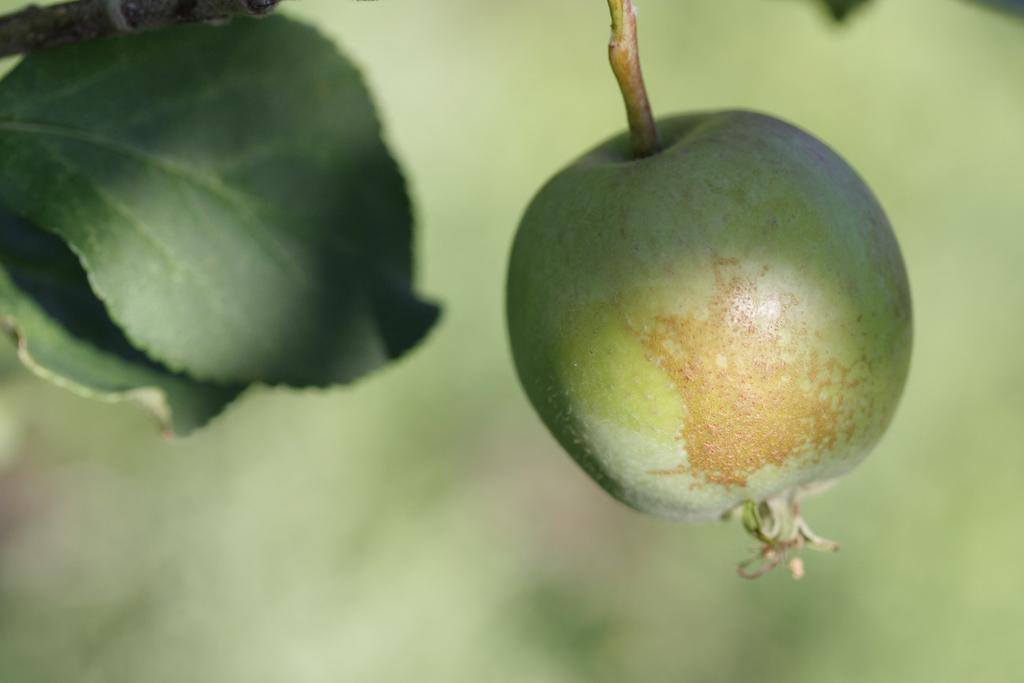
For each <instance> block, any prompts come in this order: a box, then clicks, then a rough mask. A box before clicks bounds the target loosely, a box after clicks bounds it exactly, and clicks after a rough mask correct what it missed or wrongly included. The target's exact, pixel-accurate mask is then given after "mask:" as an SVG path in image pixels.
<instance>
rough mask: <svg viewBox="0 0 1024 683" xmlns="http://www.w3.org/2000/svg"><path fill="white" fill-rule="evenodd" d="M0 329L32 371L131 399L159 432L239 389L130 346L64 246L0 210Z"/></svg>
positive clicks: (182, 427)
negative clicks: (179, 371) (183, 371)
mask: <svg viewBox="0 0 1024 683" xmlns="http://www.w3.org/2000/svg"><path fill="white" fill-rule="evenodd" d="M0 330H2V331H3V332H5V333H6V334H8V335H9V336H11V337H12V338H13V339H14V341H15V343H16V344H17V347H18V358H19V359H20V360H21V361H22V363H24V364H25V366H26V367H28V368H29V369H30V370H31V371H32V372H34V373H35V374H37V375H39V376H41V377H43V378H45V379H48V380H50V381H52V382H54V383H56V384H58V385H60V386H62V387H65V388H67V389H70V390H71V391H73V392H75V393H77V394H79V395H81V396H85V397H88V398H95V399H100V400H104V401H111V402H117V401H134V402H136V403H139V404H141V405H142V406H143V407H145V408H146V409H148V410H149V411H150V412H152V413H153V415H154V416H155V417H156V418H157V420H158V421H159V423H160V425H161V427H162V428H163V430H164V431H165V432H167V433H171V432H175V433H178V434H185V433H188V432H190V431H192V430H193V429H196V428H198V427H200V426H202V425H203V424H205V423H206V422H207V421H208V420H209V419H210V418H212V417H213V416H214V415H216V414H217V413H219V412H220V411H221V410H222V409H223V408H224V406H226V405H227V404H228V403H229V402H230V401H231V400H233V399H234V398H235V396H237V395H238V393H239V389H237V388H226V387H217V386H212V385H208V384H201V383H199V382H195V381H193V380H190V379H189V378H187V377H182V376H180V375H175V374H174V373H171V372H170V371H168V370H167V369H166V368H162V367H160V366H159V365H158V364H156V363H154V362H152V361H151V360H149V359H148V358H146V357H145V356H144V355H143V354H141V353H140V352H139V351H138V350H136V349H134V348H133V347H132V346H131V345H130V344H129V343H128V341H127V340H126V339H125V338H124V335H123V334H122V333H121V331H120V329H118V327H117V326H116V325H114V324H113V323H112V322H111V321H110V318H109V317H107V315H106V311H105V310H104V308H103V304H102V303H101V302H100V301H99V300H98V299H96V297H95V295H93V293H92V291H91V290H90V288H89V283H88V281H87V280H86V276H85V272H84V271H83V270H82V267H81V265H80V264H79V262H78V259H77V258H75V256H74V254H72V253H71V251H70V250H68V248H67V246H66V245H65V244H64V243H63V242H61V241H60V240H59V239H58V238H56V237H54V236H53V235H50V234H48V233H45V232H43V231H41V230H39V229H37V228H34V227H33V226H31V225H29V224H28V223H26V222H24V221H22V220H19V219H17V218H16V217H14V216H13V215H12V214H10V213H9V212H7V211H5V210H4V209H3V208H2V207H0Z"/></svg>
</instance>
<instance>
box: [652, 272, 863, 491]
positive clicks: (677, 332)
mask: <svg viewBox="0 0 1024 683" xmlns="http://www.w3.org/2000/svg"><path fill="white" fill-rule="evenodd" d="M765 273H766V271H765V270H763V271H762V272H761V277H760V278H758V281H755V280H752V279H750V278H749V277H747V276H745V275H744V274H743V272H742V271H741V270H740V268H739V265H738V262H737V261H736V260H735V259H719V260H718V261H717V262H716V268H715V281H716V284H715V292H714V295H713V296H712V298H711V302H710V304H709V306H708V311H707V317H706V318H697V317H694V316H692V315H686V316H676V315H662V316H658V317H657V318H655V320H654V323H653V325H651V327H650V328H649V329H647V330H645V331H643V333H642V334H641V335H640V337H641V340H642V342H643V344H644V346H645V348H646V349H647V351H648V353H649V354H650V358H651V360H652V361H654V362H656V363H657V364H658V366H659V367H660V368H662V369H663V370H664V371H665V372H666V373H667V374H668V375H669V377H670V378H671V380H672V382H673V384H674V385H675V386H676V388H677V389H678V391H679V393H680V394H681V395H682V398H683V403H684V405H685V407H686V415H685V417H684V422H683V425H682V428H681V429H680V432H679V435H678V436H679V437H680V438H682V439H683V441H684V443H685V445H686V452H687V455H688V457H689V463H688V464H681V465H680V466H679V467H677V468H674V469H671V470H664V471H661V472H659V473H660V474H681V473H683V472H687V471H690V472H692V474H693V475H694V476H695V477H697V478H700V479H702V480H704V481H707V482H710V483H713V484H720V485H723V486H744V485H746V483H747V479H748V478H749V477H750V476H751V475H752V474H754V473H755V472H757V471H759V470H760V469H762V468H763V467H765V466H767V465H776V466H782V465H784V464H785V463H786V462H787V461H788V460H790V459H796V458H800V457H801V456H803V455H805V454H807V453H810V452H814V453H821V452H823V451H828V450H831V449H833V448H835V447H836V446H837V444H839V443H840V442H850V441H852V440H853V438H854V436H855V435H856V432H857V427H856V425H857V421H856V419H855V417H856V413H857V412H858V410H864V409H865V407H864V406H856V405H849V404H848V402H845V401H844V396H843V394H844V393H845V392H844V391H843V389H846V388H852V387H854V386H856V385H857V384H859V383H860V382H862V381H864V380H865V379H866V378H867V367H866V365H865V364H864V363H857V364H855V365H854V366H853V367H852V368H851V367H849V366H846V365H843V364H842V363H840V362H839V361H837V360H836V359H835V358H832V357H824V358H823V357H821V355H820V354H819V353H818V352H817V351H816V350H814V349H813V342H814V341H815V340H814V339H812V338H811V335H812V332H810V331H808V329H807V327H806V325H805V324H804V323H803V322H802V320H801V319H800V318H801V316H800V315H799V310H800V301H799V299H797V297H796V296H794V295H793V294H789V293H785V292H779V291H776V290H774V289H772V288H769V287H767V286H764V285H763V284H762V285H761V286H759V283H758V282H759V281H763V278H764V275H765Z"/></svg>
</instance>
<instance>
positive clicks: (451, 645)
mask: <svg viewBox="0 0 1024 683" xmlns="http://www.w3.org/2000/svg"><path fill="white" fill-rule="evenodd" d="M20 4H21V3H20V2H17V1H16V0H0V9H3V10H9V9H12V8H14V7H16V6H18V5H20ZM642 10H643V12H642V15H641V36H642V46H643V55H644V62H645V68H646V72H647V79H648V85H649V87H650V90H651V93H652V99H653V103H654V106H655V108H656V109H657V110H658V111H659V112H661V113H663V114H667V113H670V112H675V111H679V110H688V109H705V108H722V107H746V108H755V109H760V110H764V111H766V112H770V113H773V114H775V115H778V116H781V117H783V118H786V119H788V120H790V121H792V122H795V123H797V124H798V125H801V126H802V127H804V128H806V129H808V130H810V131H812V132H814V133H815V134H816V135H818V136H819V137H821V138H822V139H824V140H825V141H827V142H828V143H830V144H831V145H832V146H833V147H834V148H835V149H837V150H838V151H839V152H840V153H841V154H843V155H844V156H845V157H846V158H847V159H848V160H849V161H850V162H851V163H852V164H853V165H854V166H855V167H856V168H857V169H859V171H860V172H861V173H862V174H863V175H864V177H865V178H867V180H868V181H869V183H870V184H871V185H872V186H873V188H874V189H875V191H876V193H877V194H878V195H879V197H880V198H881V200H882V202H883V204H884V205H885V206H886V208H887V210H888V212H889V214H890V218H891V219H892V223H893V225H894V227H895V230H896V232H897V235H898V237H899V239H900V241H901V243H902V246H903V250H904V255H905V258H906V260H907V265H908V268H909V272H910V277H911V284H912V287H913V291H914V295H915V306H916V318H917V320H916V348H915V356H914V361H913V368H912V373H911V378H910V383H909V385H908V388H907V392H906V394H905V397H904V401H903V404H902V406H901V408H900V411H899V413H898V414H897V417H896V420H895V422H894V423H893V426H892V428H891V430H890V432H889V434H888V435H887V437H886V438H885V439H884V441H883V442H882V444H881V446H880V447H879V448H878V449H877V451H876V452H875V453H874V455H873V456H872V457H871V458H869V459H868V461H867V462H866V463H865V464H864V465H863V466H862V467H860V468H859V469H858V470H857V471H856V472H855V473H853V474H852V475H851V476H849V477H848V478H847V479H846V480H844V482H843V483H842V485H840V486H839V487H838V488H836V489H834V490H833V491H831V492H830V493H829V494H828V495H826V496H824V497H822V498H820V499H817V500H814V501H812V502H811V503H810V504H809V505H808V506H807V507H806V512H807V516H808V517H809V518H810V520H811V522H812V524H813V525H814V526H815V528H816V529H817V530H818V531H820V532H822V533H823V534H825V535H828V536H830V537H834V538H837V539H838V540H840V541H842V542H843V551H842V552H841V553H840V554H839V555H837V556H809V557H807V564H808V576H807V578H806V579H805V580H804V581H802V582H799V583H797V582H794V581H792V580H791V579H790V578H789V577H788V576H787V575H786V573H785V572H783V571H779V572H776V573H775V574H774V575H772V576H769V577H766V578H765V579H762V580H760V581H758V582H744V581H741V580H740V579H738V578H736V576H735V573H734V567H735V563H736V562H737V561H738V560H739V559H741V558H743V557H744V556H745V555H746V554H747V552H748V550H749V545H750V544H749V543H748V540H747V539H746V538H745V537H744V536H743V534H742V533H741V531H740V530H739V528H738V527H736V526H730V525H726V524H712V525H704V526H687V525H680V524H675V523H670V522H665V521H660V520H657V519H652V518H648V517H645V516H642V515H640V514H637V513H634V512H632V511H630V510H628V509H626V508H625V507H623V506H621V505H620V504H618V503H616V502H614V501H612V500H611V499H610V498H608V497H607V496H606V495H605V494H604V493H602V492H601V491H600V490H599V489H598V488H597V487H596V486H595V485H594V484H592V483H591V482H590V481H589V480H588V479H587V478H586V477H585V476H584V475H583V474H582V473H581V472H580V471H579V470H578V469H577V468H576V466H575V465H574V464H573V463H572V462H571V461H570V460H569V458H568V457H566V456H565V455H564V454H563V453H562V452H561V451H560V450H559V448H558V447H557V446H556V445H555V444H554V442H553V441H552V439H551V438H550V437H549V436H548V434H547V433H546V432H545V431H544V429H543V428H542V426H541V425H540V423H539V421H538V420H537V419H536V418H535V417H534V415H533V413H532V412H531V409H530V408H529V406H528V404H527V403H526V400H525V398H524V397H523V395H522V393H521V391H520V390H519V387H518V386H517V383H516V379H515V376H514V374H513V369H512V365H511V362H510V359H509V355H508V350H507V343H506V340H505V332H504V322H503V312H502V302H503V292H502V289H503V278H504V267H505V259H506V256H507V252H508V248H509V245H510V242H511V239H512V235H513V231H514V230H515V227H516V223H517V221H518V218H519V214H520V212H521V211H522V210H523V209H524V208H525V206H526V204H527V202H528V201H529V199H530V197H531V195H532V194H533V192H534V191H535V190H536V189H537V188H538V187H539V186H540V184H541V183H542V182H543V181H544V180H545V179H546V178H547V177H548V176H550V175H551V174H552V173H554V172H555V171H556V170H557V169H558V168H559V167H561V166H563V165H564V164H566V163H568V162H569V161H570V160H571V159H573V158H574V157H576V156H577V155H579V154H580V153H582V152H583V151H584V150H585V149H586V148H588V147H590V146H591V145H593V144H594V143H596V142H597V141H598V140H599V139H601V138H603V137H605V136H607V135H609V134H611V133H613V132H615V131H617V130H618V129H620V128H622V127H623V125H624V123H623V120H624V117H623V114H622V111H621V102H620V101H619V99H618V94H617V92H616V89H615V85H614V82H613V81H612V78H611V75H610V73H609V70H608V68H607V65H606V62H605V56H604V49H605V47H604V46H605V39H606V37H607V24H608V17H607V7H606V5H605V2H604V0H557V1H552V0H516V1H515V2H506V3H498V2H481V0H443V1H435V2H424V1H423V0H381V1H380V2H373V3H370V2H341V1H340V0H303V2H295V3H292V4H289V5H287V9H286V11H287V12H288V13H290V14H291V15H293V16H299V17H304V18H307V19H309V20H310V21H315V22H316V23H317V24H319V25H320V26H321V27H322V30H324V31H325V32H326V33H328V34H329V35H330V36H332V37H333V38H336V39H337V40H338V41H339V43H340V44H341V45H342V46H343V48H344V50H345V51H346V53H347V54H349V55H350V56H351V57H352V58H354V59H355V60H356V61H357V62H358V63H359V64H361V65H362V67H363V68H364V70H365V74H366V77H367V79H368V81H369V83H370V85H371V87H372V88H373V89H374V92H375V94H376V99H377V102H378V105H379V107H380V109H381V111H382V117H383V119H384V122H385V125H386V129H387V134H388V138H389V140H390V143H391V144H392V147H393V149H394V151H395V152H396V154H397V155H398V157H399V158H400V160H401V162H402V164H403V166H404V168H405V170H406V173H407V175H408V177H409V179H410V184H411V191H412V193H413V197H414V200H415V202H416V205H417V214H418V219H419V233H418V253H419V263H420V281H421V283H422V285H423V288H424V290H425V291H426V292H427V293H428V294H429V295H430V296H432V297H434V298H436V299H439V300H441V301H442V302H443V303H444V305H445V307H446V311H445V318H444V320H443V322H442V325H441V326H440V327H439V328H438V329H437V330H436V331H435V333H434V334H433V335H432V336H431V337H430V338H429V340H428V341H427V343H426V344H425V345H424V346H422V347H420V348H419V349H418V350H416V351H415V352H414V353H412V354H411V355H410V356H409V357H407V358H406V359H404V360H403V361H401V362H400V363H397V364H395V365H393V366H391V367H389V368H387V369H386V370H384V371H383V372H380V373H378V374H376V375H373V376H371V377H370V378H368V379H366V380H364V381H361V382H359V383H358V384H356V385H355V386H352V387H350V388H342V389H337V390H332V391H311V392H294V391H281V390H269V389H264V390H257V391H253V392H250V393H249V394H247V395H245V396H244V397H243V398H242V399H241V400H240V401H239V402H238V403H237V404H236V405H234V406H233V407H232V408H231V409H230V410H229V411H228V412H227V413H226V414H225V415H223V416H222V417H221V418H219V419H218V420H216V421H215V422H214V423H213V424H212V425H211V426H210V427H209V428H207V429H206V430H204V431H203V432H201V433H199V434H198V435H197V436H194V437H192V438H188V439H184V440H180V441H177V442H165V441H163V440H161V439H160V438H159V437H158V435H157V433H156V430H155V429H154V427H153V425H151V424H150V423H149V422H148V421H147V418H146V417H145V416H144V415H143V414H142V413H141V412H138V411H136V410H134V409H132V408H130V407H127V406H107V405H102V404H97V403H92V402H88V401H85V400H82V399H78V398H75V397H73V396H71V395H69V394H67V393H64V392H62V391H61V390H59V389H57V388H55V387H52V386H50V385H48V384H45V383H43V382H42V381H39V380H37V379H35V378H33V377H31V376H29V375H28V374H27V373H26V372H25V371H23V370H21V369H19V368H18V367H17V366H16V362H15V360H14V358H13V353H12V351H11V349H9V348H7V347H6V346H5V347H4V348H3V350H2V354H0V377H2V379H3V381H2V382H0V463H2V464H0V681H4V682H5V683H6V682H8V681H10V682H11V683H23V682H36V681H38V682H41V683H49V682H75V683H78V682H82V683H86V682H88V683H93V682H96V683H100V682H103V683H138V682H145V683H163V682H167V683H171V682H175V683H178V682H182V681H188V682H196V683H206V682H210V683H214V682H217V683H235V682H239V683H241V682H245V683H250V682H254V683H262V682H267V683H276V682H285V681H287V682H289V683H321V682H323V683H328V682H331V683H334V682H337V681H359V682H361V681H371V682H376V681H384V682H388V681H444V682H446V683H448V682H459V681H474V682H475V681H529V682H545V681H551V682H559V683H562V682H565V683H572V682H576V681H588V682H590V681H616V682H618V681H655V682H656V681H748V680H759V681H814V682H815V683H825V682H833V681H835V682H839V681H863V680H869V681H870V680H886V681H893V680H897V681H903V682H910V681H929V682H932V681H962V680H971V681H1013V680H1020V676H1021V673H1020V672H1021V671H1024V647H1021V643H1022V642H1024V596H1022V589H1021V584H1022V582H1021V576H1022V567H1024V544H1022V543H1021V533H1020V520H1021V519H1022V518H1024V495H1022V493H1021V487H1022V486H1024V446H1022V442H1024V352H1022V345H1021V338H1022V336H1024V290H1022V286H1021V277H1020V273H1021V262H1022V259H1024V22H1019V21H1018V22H1015V21H1013V20H1011V19H1009V18H1008V17H1006V16H1003V15H999V14H997V13H992V12H987V11H985V10H983V9H979V8H977V7H973V6H971V5H969V4H968V3H963V2H955V1H953V0H949V1H939V0H875V2H873V3H870V4H869V5H868V6H867V8H866V9H865V10H863V11H862V12H858V13H857V14H856V15H855V16H854V17H853V18H852V20H851V21H850V22H849V23H848V24H846V25H844V26H836V25H833V24H832V23H831V22H830V21H828V20H827V18H826V15H825V13H824V12H823V11H822V10H821V8H819V7H816V6H814V5H813V4H812V3H810V2H802V1H800V0H686V1H685V2H684V1H683V0H644V2H643V3H642ZM267 47H268V49H273V46H267ZM10 63H11V62H10V61H8V62H6V63H4V64H5V65H6V66H10Z"/></svg>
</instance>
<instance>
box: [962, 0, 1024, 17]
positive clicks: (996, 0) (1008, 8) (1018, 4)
mask: <svg viewBox="0 0 1024 683" xmlns="http://www.w3.org/2000/svg"><path fill="white" fill-rule="evenodd" d="M968 1H969V2H973V3H974V4H976V5H988V6H989V7H992V8H995V9H997V10H1002V11H1004V12H1007V13H1009V14H1014V15H1016V16H1019V17H1024V0H968Z"/></svg>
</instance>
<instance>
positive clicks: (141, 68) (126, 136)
mask: <svg viewBox="0 0 1024 683" xmlns="http://www.w3.org/2000/svg"><path fill="white" fill-rule="evenodd" d="M0 202H2V203H4V204H6V205H7V206H8V207H9V208H10V209H11V210H12V211H14V212H15V213H17V214H18V215H21V216H24V217H26V218H27V219H28V220H30V221H31V222H32V223H34V224H36V225H39V226H40V227H42V228H44V229H46V230H48V231H51V232H53V233H55V234H57V235H59V236H60V237H61V238H62V239H64V240H65V241H66V242H67V243H68V244H69V245H70V246H71V248H72V249H73V250H74V252H75V254H77V255H78V257H79V258H80V259H81V262H82V264H83V265H84V267H85V270H86V271H87V272H88V274H89V280H90V282H91V284H92V286H93V290H94V291H95V293H96V294H97V295H98V297H99V298H100V299H101V300H102V301H103V302H104V304H105V305H106V308H107V310H108V311H109V313H110V316H111V317H112V318H113V320H114V321H115V322H116V323H117V324H118V326H120V327H121V328H122V329H123V330H124V332H125V334H126V336H127V338H128V339H130V340H131V343H132V345H133V346H135V347H136V348H139V349H142V350H144V351H145V352H146V354H147V355H148V356H150V357H151V358H154V359H156V360H159V361H160V362H161V363H162V364H163V365H165V366H166V367H168V368H171V369H173V370H174V371H176V372H182V373H186V374H188V375H190V376H191V377H194V378H197V379H200V380H203V381H211V382H217V383H230V384H248V383H250V382H254V381H261V382H268V383H284V384H290V385H296V386H306V385H326V384H330V383H336V382H347V381H350V380H352V379H354V378H356V377H358V376H359V375H361V374H363V373H365V372H367V371H369V370H371V369H373V368H375V367H377V366H379V365H381V364H383V363H385V362H386V361H388V360H389V359H392V358H395V357H397V356H399V355H401V354H402V353H403V352H404V351H406V350H407V349H408V348H410V347H411V346H413V345H414V344H416V343H417V342H418V341H420V340H421V339H422V337H423V336H424V335H425V334H426V332H427V331H428V330H429V328H430V327H431V326H432V325H433V323H434V322H435V320H436V318H437V310H436V308H434V307H433V306H431V305H429V304H425V303H422V302H421V301H419V300H418V299H417V298H416V297H415V296H414V294H413V293H412V289H411V287H412V285H411V282H412V250H411V241H412V229H411V222H412V220H411V210H410V206H409V200H408V198H407V196H406V192H405V185H404V182H403V179H402V177H401V174H400V173H399V170H398V168H397V166H396V164H395V162H394V161H393V160H392V158H391V157H390V155H389V154H388V151H387V149H386V148H385V146H384V143H383V142H382V140H381V135H380V126H379V124H378V122H377V119H376V116H375V113H374V110H373V107H372V104H371V102H370V100H369V97H368V94H367V91H366V89H365V87H364V86H363V84H362V82H361V80H360V77H359V74H358V73H357V71H356V70H355V68H354V67H353V66H352V65H351V64H350V63H349V62H348V61H347V60H345V59H344V58H343V57H341V56H340V55H339V54H338V52H337V50H336V49H335V48H334V47H333V46H332V45H331V43H329V42H328V41H327V40H325V39H324V38H323V37H322V36H320V35H319V34H318V33H317V32H316V31H314V30H312V29H311V28H308V27H306V26H304V25H302V24H299V23H296V22H293V21H289V20H287V19H285V18H283V17H273V18H270V19H265V20H260V21H251V20H240V21H236V22H234V23H232V24H230V25H228V26H224V27H207V26H194V27H182V28H175V29H171V30H166V31H160V32H156V33H151V34H144V35H139V36H132V37H127V38H118V39H111V40H101V41H93V42H89V43H84V44H81V45H76V46H70V47H66V48H60V49H56V50H52V51H47V52H43V53H39V54H35V55H31V56H29V57H27V58H26V59H25V60H24V61H22V62H21V64H20V65H19V66H18V67H17V68H16V69H14V70H13V71H12V72H11V73H10V74H8V76H7V77H6V78H5V79H4V80H3V81H2V82H0Z"/></svg>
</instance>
